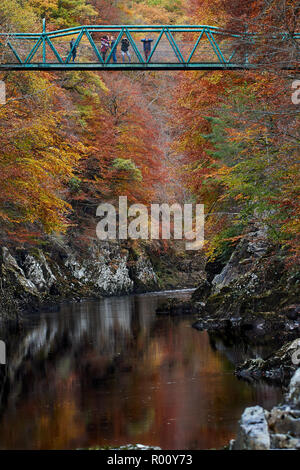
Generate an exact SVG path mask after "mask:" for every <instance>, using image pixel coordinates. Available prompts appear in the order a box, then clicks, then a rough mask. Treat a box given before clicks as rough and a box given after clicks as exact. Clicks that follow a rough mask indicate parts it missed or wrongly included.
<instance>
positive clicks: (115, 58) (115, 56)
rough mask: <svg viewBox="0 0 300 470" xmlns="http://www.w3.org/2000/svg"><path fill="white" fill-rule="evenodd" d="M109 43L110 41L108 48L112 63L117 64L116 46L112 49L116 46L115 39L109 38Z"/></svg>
mask: <svg viewBox="0 0 300 470" xmlns="http://www.w3.org/2000/svg"><path fill="white" fill-rule="evenodd" d="M110 41H111V42H110V47H111V49H112V58H113V61H114V63H115V64H116V63H117V62H118V60H117V46H116V47H114V45H115V44H116V39H115V37H114V36H111V38H110Z"/></svg>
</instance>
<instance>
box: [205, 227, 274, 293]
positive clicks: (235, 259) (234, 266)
mask: <svg viewBox="0 0 300 470" xmlns="http://www.w3.org/2000/svg"><path fill="white" fill-rule="evenodd" d="M268 247H269V243H268V241H267V234H266V232H265V230H263V229H257V230H256V231H253V232H250V233H248V234H247V236H245V237H244V238H243V239H242V240H241V242H240V243H239V245H238V246H237V248H236V249H235V251H234V252H233V253H232V255H231V258H230V260H229V262H228V263H227V264H226V266H225V267H224V268H223V270H222V271H221V273H220V274H217V275H216V276H215V277H214V279H213V281H212V285H213V292H214V293H218V292H219V291H220V290H221V289H222V288H223V287H225V286H228V285H229V284H230V283H231V282H233V281H234V280H236V279H238V278H240V277H241V276H243V275H244V274H246V273H248V272H249V270H250V269H251V266H252V265H253V263H254V262H255V261H257V259H259V258H261V257H262V256H263V255H264V254H265V253H266V252H267V249H268Z"/></svg>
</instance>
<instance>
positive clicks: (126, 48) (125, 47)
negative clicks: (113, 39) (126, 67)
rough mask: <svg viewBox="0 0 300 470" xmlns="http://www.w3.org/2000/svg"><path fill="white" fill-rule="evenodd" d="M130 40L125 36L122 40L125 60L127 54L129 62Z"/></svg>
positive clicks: (122, 51)
mask: <svg viewBox="0 0 300 470" xmlns="http://www.w3.org/2000/svg"><path fill="white" fill-rule="evenodd" d="M129 46H130V42H129V41H128V39H127V38H123V39H122V41H121V53H122V59H123V62H125V56H126V55H127V57H128V60H129V62H131V55H130V52H129Z"/></svg>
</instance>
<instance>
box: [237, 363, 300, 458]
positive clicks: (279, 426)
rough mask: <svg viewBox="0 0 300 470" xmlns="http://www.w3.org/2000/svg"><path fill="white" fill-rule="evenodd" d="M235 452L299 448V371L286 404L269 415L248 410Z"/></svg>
mask: <svg viewBox="0 0 300 470" xmlns="http://www.w3.org/2000/svg"><path fill="white" fill-rule="evenodd" d="M230 448H231V449H232V450H270V449H300V368H299V369H297V371H296V372H295V374H294V376H293V378H292V380H291V382H290V386H289V391H288V393H287V395H286V398H285V403H284V404H283V405H281V406H276V407H274V408H273V409H272V410H271V411H270V412H268V411H266V410H264V409H263V408H261V407H260V406H254V407H251V408H246V410H245V411H244V413H243V415H242V417H241V420H240V422H239V428H238V433H237V438H236V440H235V441H232V442H231V444H230Z"/></svg>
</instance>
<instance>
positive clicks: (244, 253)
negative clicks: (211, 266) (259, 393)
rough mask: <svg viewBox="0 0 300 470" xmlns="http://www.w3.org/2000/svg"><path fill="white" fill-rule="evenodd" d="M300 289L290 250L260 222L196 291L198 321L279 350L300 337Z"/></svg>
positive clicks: (203, 327)
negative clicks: (271, 238) (275, 240)
mask: <svg viewBox="0 0 300 470" xmlns="http://www.w3.org/2000/svg"><path fill="white" fill-rule="evenodd" d="M299 291H300V272H299V270H296V269H294V270H293V271H291V270H289V269H287V267H286V264H285V254H284V252H283V251H280V250H278V249H275V248H274V246H272V245H271V244H270V242H269V241H268V239H267V236H266V233H265V231H264V230H263V229H261V228H260V227H257V226H255V225H254V226H252V227H250V229H249V231H248V232H247V233H246V234H245V235H244V237H243V238H242V240H241V241H240V242H239V243H238V245H237V246H236V248H235V250H234V251H233V253H232V255H231V257H230V259H229V261H228V263H227V264H226V265H225V266H223V267H222V269H221V271H220V272H219V273H215V274H214V275H213V276H210V273H208V275H207V279H206V280H204V281H203V282H202V284H201V285H200V286H199V287H198V289H197V290H196V291H195V292H194V294H193V297H192V305H191V308H192V310H196V311H197V314H196V317H197V320H196V321H195V323H194V325H193V326H194V327H195V328H197V329H199V330H207V331H209V332H212V333H217V334H218V335H220V334H223V336H225V337H226V336H227V337H228V336H230V337H231V338H232V339H234V338H236V339H237V340H240V339H241V338H243V340H244V341H245V342H246V343H248V344H252V345H253V344H256V345H257V344H266V343H268V344H270V345H272V346H273V353H274V352H275V351H277V350H278V349H279V348H280V347H282V346H283V345H284V344H286V343H288V342H290V341H293V340H295V339H297V338H298V337H300V299H299ZM279 356H280V354H279ZM283 356H284V355H283ZM285 357H287V356H285ZM254 359H255V360H259V358H257V357H255V358H254ZM281 359H282V362H284V358H283V357H281ZM267 364H269V363H268V362H267ZM271 375H272V374H270V376H271ZM275 375H276V376H277V375H278V374H275Z"/></svg>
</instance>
